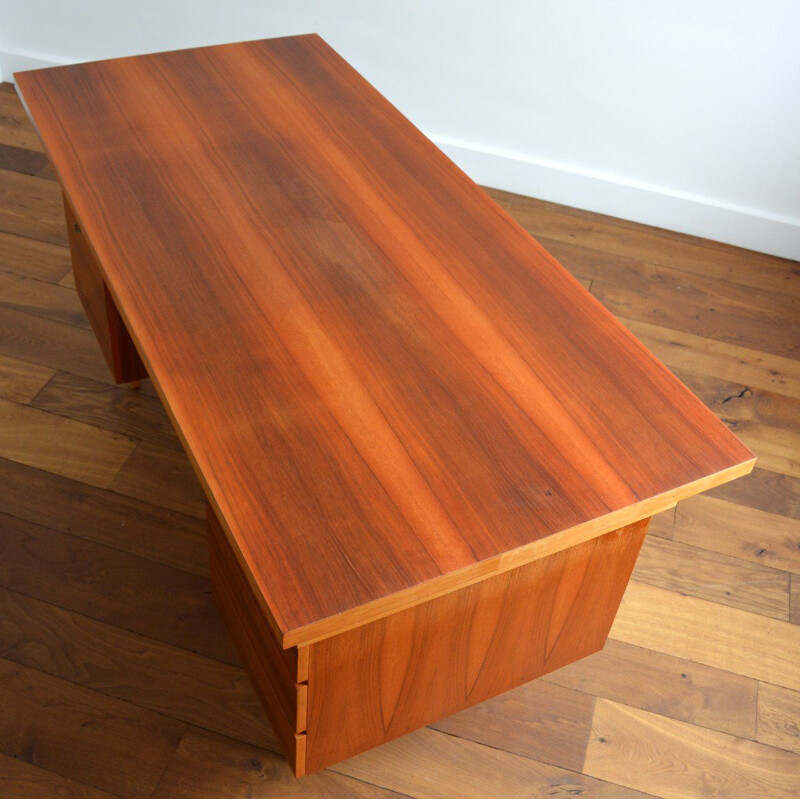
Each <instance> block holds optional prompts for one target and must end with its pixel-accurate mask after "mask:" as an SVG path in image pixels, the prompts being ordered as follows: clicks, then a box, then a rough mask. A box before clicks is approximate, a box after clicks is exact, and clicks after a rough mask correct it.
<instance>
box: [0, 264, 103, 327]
mask: <svg viewBox="0 0 800 800" xmlns="http://www.w3.org/2000/svg"><path fill="white" fill-rule="evenodd" d="M0 304H2V305H3V306H5V307H6V308H12V309H16V310H17V311H24V312H26V313H27V314H31V315H33V316H36V317H45V318H46V319H53V320H56V321H58V322H63V323H65V324H67V325H75V326H76V327H79V328H87V329H88V328H89V320H88V319H87V318H86V312H84V310H83V306H82V305H81V301H80V300H79V299H78V295H77V294H76V293H75V292H74V291H72V289H68V288H66V287H64V286H59V285H58V284H57V283H48V282H46V281H40V280H37V279H36V278H26V277H23V276H21V275H17V274H16V273H14V272H8V271H5V270H3V269H2V262H0Z"/></svg>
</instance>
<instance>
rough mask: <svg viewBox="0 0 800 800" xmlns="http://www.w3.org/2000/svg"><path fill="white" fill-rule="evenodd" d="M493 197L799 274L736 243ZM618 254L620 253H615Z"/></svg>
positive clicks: (516, 197) (509, 195)
mask: <svg viewBox="0 0 800 800" xmlns="http://www.w3.org/2000/svg"><path fill="white" fill-rule="evenodd" d="M486 191H487V192H488V193H489V195H490V196H492V197H494V198H495V199H496V200H497V202H499V203H501V204H503V205H504V207H508V208H511V207H516V206H517V205H519V204H521V205H522V206H524V207H527V208H528V210H534V211H535V209H538V208H541V209H545V210H550V211H552V212H554V213H557V214H561V215H563V216H566V217H572V218H578V219H584V220H589V221H590V222H600V223H603V224H609V225H612V226H614V227H615V228H617V229H619V231H620V232H621V231H630V232H632V233H634V234H642V233H643V234H645V235H647V236H650V235H652V236H655V237H657V238H658V239H668V240H670V241H674V242H678V243H679V244H681V245H687V244H689V245H695V246H698V247H705V248H707V249H709V250H714V251H716V252H717V254H718V257H721V258H723V259H724V258H727V260H728V261H729V262H731V263H737V264H740V265H741V267H742V269H743V270H745V271H748V270H750V269H753V268H756V267H761V268H762V269H766V270H777V271H778V272H781V273H788V274H789V275H790V276H791V275H793V274H795V275H797V274H800V271H799V270H798V268H797V264H796V263H795V262H794V261H791V260H790V259H785V258H781V257H780V256H773V255H769V254H768V253H759V252H757V251H755V250H747V249H746V248H743V247H737V246H736V245H733V244H726V243H725V242H717V241H714V240H713V239H704V238H702V237H701V236H693V235H692V234H689V233H679V232H678V231H671V230H668V229H667V228H659V227H657V226H655V225H645V224H643V223H641V222H633V221H631V220H626V219H621V218H620V217H612V216H610V215H608V214H600V213H598V212H596V211H587V210H586V209H583V208H575V207H573V206H565V205H562V204H560V203H553V202H550V201H547V200H540V199H537V198H534V197H528V196H526V195H521V194H515V193H514V192H507V191H504V190H502V189H486ZM613 255H617V254H613ZM705 266H706V265H701V272H704V268H705ZM690 267H691V261H690V262H689V263H688V264H687V265H686V268H687V269H689V268H690ZM797 290H798V291H800V284H798V285H797Z"/></svg>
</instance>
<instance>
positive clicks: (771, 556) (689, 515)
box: [669, 495, 800, 574]
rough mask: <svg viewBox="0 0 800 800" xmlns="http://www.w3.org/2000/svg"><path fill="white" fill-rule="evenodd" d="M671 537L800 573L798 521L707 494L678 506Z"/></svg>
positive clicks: (744, 559) (799, 530) (799, 526)
mask: <svg viewBox="0 0 800 800" xmlns="http://www.w3.org/2000/svg"><path fill="white" fill-rule="evenodd" d="M669 536H670V538H672V539H674V540H675V541H677V542H684V543H687V544H690V545H693V546H695V547H699V548H703V549H705V550H711V551H713V552H716V553H723V554H725V555H728V556H733V557H734V558H736V559H738V560H741V561H742V562H747V563H751V564H763V565H765V566H768V567H773V568H774V569H777V570H786V571H787V572H793V573H797V574H800V520H797V519H792V518H791V517H787V516H783V515H781V514H771V513H770V512H769V511H761V510H760V509H757V508H750V507H749V506H746V505H740V504H738V503H733V502H730V501H728V500H722V499H720V498H718V497H713V496H710V495H698V496H697V497H691V498H689V499H687V500H684V501H682V502H680V503H678V506H677V508H676V510H675V519H674V524H673V526H672V529H671V531H670V532H669Z"/></svg>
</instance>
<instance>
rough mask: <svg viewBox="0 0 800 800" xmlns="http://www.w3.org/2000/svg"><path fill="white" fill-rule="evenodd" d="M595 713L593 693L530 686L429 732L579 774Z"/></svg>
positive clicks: (437, 724)
mask: <svg viewBox="0 0 800 800" xmlns="http://www.w3.org/2000/svg"><path fill="white" fill-rule="evenodd" d="M557 672H558V671H557ZM593 711H594V698H593V697H592V696H591V695H589V694H585V693H584V692H576V691H573V690H570V689H565V688H562V687H560V686H557V685H556V684H551V683H545V682H543V681H532V682H531V683H528V684H526V685H525V686H520V687H519V688H518V689H513V690H512V691H510V692H506V693H505V694H502V695H500V696H499V697H496V698H494V699H493V700H489V701H487V702H486V703H480V704H479V705H477V706H473V707H472V708H467V709H465V710H464V711H460V712H458V713H457V714H453V715H452V716H451V717H447V718H445V719H443V720H440V721H439V722H435V723H434V724H433V725H431V726H430V727H431V728H434V729H435V730H437V731H443V732H444V733H448V734H450V735H451V736H458V737H460V738H462V739H469V740H471V741H473V742H481V743H482V744H486V745H489V746H490V747H496V748H497V749H498V750H504V751H506V752H508V753H517V754H518V755H521V756H526V757H527V758H533V759H535V760H536V761H541V762H543V763H545V764H553V765H554V766H557V767H564V769H570V770H574V771H576V772H580V771H581V769H582V768H583V758H584V755H585V753H586V742H587V740H588V738H589V730H590V727H591V723H592V713H593Z"/></svg>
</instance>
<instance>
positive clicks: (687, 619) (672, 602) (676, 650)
mask: <svg viewBox="0 0 800 800" xmlns="http://www.w3.org/2000/svg"><path fill="white" fill-rule="evenodd" d="M745 630H746V631H748V634H747V646H746V647H742V642H741V639H742V631H745ZM709 631H713V632H714V635H713V636H710V635H709ZM611 635H612V636H613V637H614V638H615V639H619V640H620V641H623V642H628V643H629V644H635V645H638V646H640V647H650V648H654V647H655V648H658V649H659V650H661V652H664V653H669V654H670V655H674V656H677V657H679V658H691V659H692V660H694V661H699V662H700V663H701V664H707V665H708V666H711V667H718V668H720V669H731V670H733V671H734V672H738V673H739V674H740V675H747V676H749V677H751V678H757V679H758V680H762V681H765V682H767V683H774V684H777V685H778V686H785V687H786V688H789V689H800V670H798V669H797V665H798V664H800V627H798V626H797V625H792V624H791V623H789V622H783V621H781V620H777V619H769V618H768V617H762V616H760V615H758V614H752V613H751V612H749V611H741V610H739V609H738V608H727V607H725V606H720V605H717V604H716V603H712V602H709V601H708V600H700V599H698V598H696V597H686V596H684V595H679V594H676V593H674V592H669V591H667V590H666V589H659V588H656V587H654V586H647V585H645V584H642V583H636V582H635V581H631V583H630V585H629V587H628V591H627V592H626V593H625V599H624V601H623V603H622V606H621V608H620V610H619V614H618V616H617V618H616V620H615V622H614V626H613V628H612V632H611Z"/></svg>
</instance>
